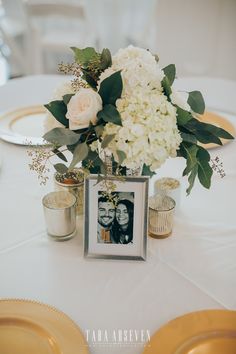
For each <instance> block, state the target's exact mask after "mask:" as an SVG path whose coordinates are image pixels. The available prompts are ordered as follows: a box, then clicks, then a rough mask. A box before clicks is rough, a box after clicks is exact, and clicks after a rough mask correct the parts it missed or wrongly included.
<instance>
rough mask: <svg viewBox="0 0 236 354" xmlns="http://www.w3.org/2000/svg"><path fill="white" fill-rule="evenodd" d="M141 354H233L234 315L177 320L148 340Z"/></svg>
mask: <svg viewBox="0 0 236 354" xmlns="http://www.w3.org/2000/svg"><path fill="white" fill-rule="evenodd" d="M143 354H236V311H228V310H205V311H199V312H192V313H189V314H186V315H184V316H182V317H178V318H176V319H174V320H172V321H170V322H169V323H167V324H166V325H165V326H163V327H162V328H161V329H160V330H158V331H157V332H156V333H155V334H154V335H153V336H152V337H151V340H150V342H149V343H148V344H147V346H146V348H145V349H144V352H143Z"/></svg>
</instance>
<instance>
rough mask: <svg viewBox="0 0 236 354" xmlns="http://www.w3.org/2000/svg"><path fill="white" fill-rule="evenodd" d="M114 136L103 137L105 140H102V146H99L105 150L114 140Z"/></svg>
mask: <svg viewBox="0 0 236 354" xmlns="http://www.w3.org/2000/svg"><path fill="white" fill-rule="evenodd" d="M115 136H116V134H111V135H107V136H105V138H104V139H103V141H102V144H101V147H102V149H105V148H106V147H108V145H109V144H110V142H111V141H112V140H113V139H114V137H115Z"/></svg>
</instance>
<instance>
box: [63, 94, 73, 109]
mask: <svg viewBox="0 0 236 354" xmlns="http://www.w3.org/2000/svg"><path fill="white" fill-rule="evenodd" d="M72 96H74V93H68V94H67V95H64V96H63V102H64V103H65V105H66V106H67V105H68V103H69V102H70V99H71V97H72Z"/></svg>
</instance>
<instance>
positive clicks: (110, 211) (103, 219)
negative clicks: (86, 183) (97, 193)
mask: <svg viewBox="0 0 236 354" xmlns="http://www.w3.org/2000/svg"><path fill="white" fill-rule="evenodd" d="M114 219H115V205H114V203H113V202H112V201H110V200H108V198H107V197H102V196H101V197H99V199H98V228H97V241H98V243H112V226H113V222H114Z"/></svg>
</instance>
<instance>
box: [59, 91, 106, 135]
mask: <svg viewBox="0 0 236 354" xmlns="http://www.w3.org/2000/svg"><path fill="white" fill-rule="evenodd" d="M101 109H102V99H101V97H100V96H99V94H98V93H97V92H95V91H93V90H92V89H90V88H81V89H80V90H79V91H78V92H77V93H76V94H75V95H74V96H72V97H71V99H70V102H69V103H68V105H67V113H66V118H67V119H69V128H70V129H71V130H77V129H83V128H87V127H88V126H89V123H90V122H92V123H93V124H96V122H97V113H98V112H99V111H101Z"/></svg>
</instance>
